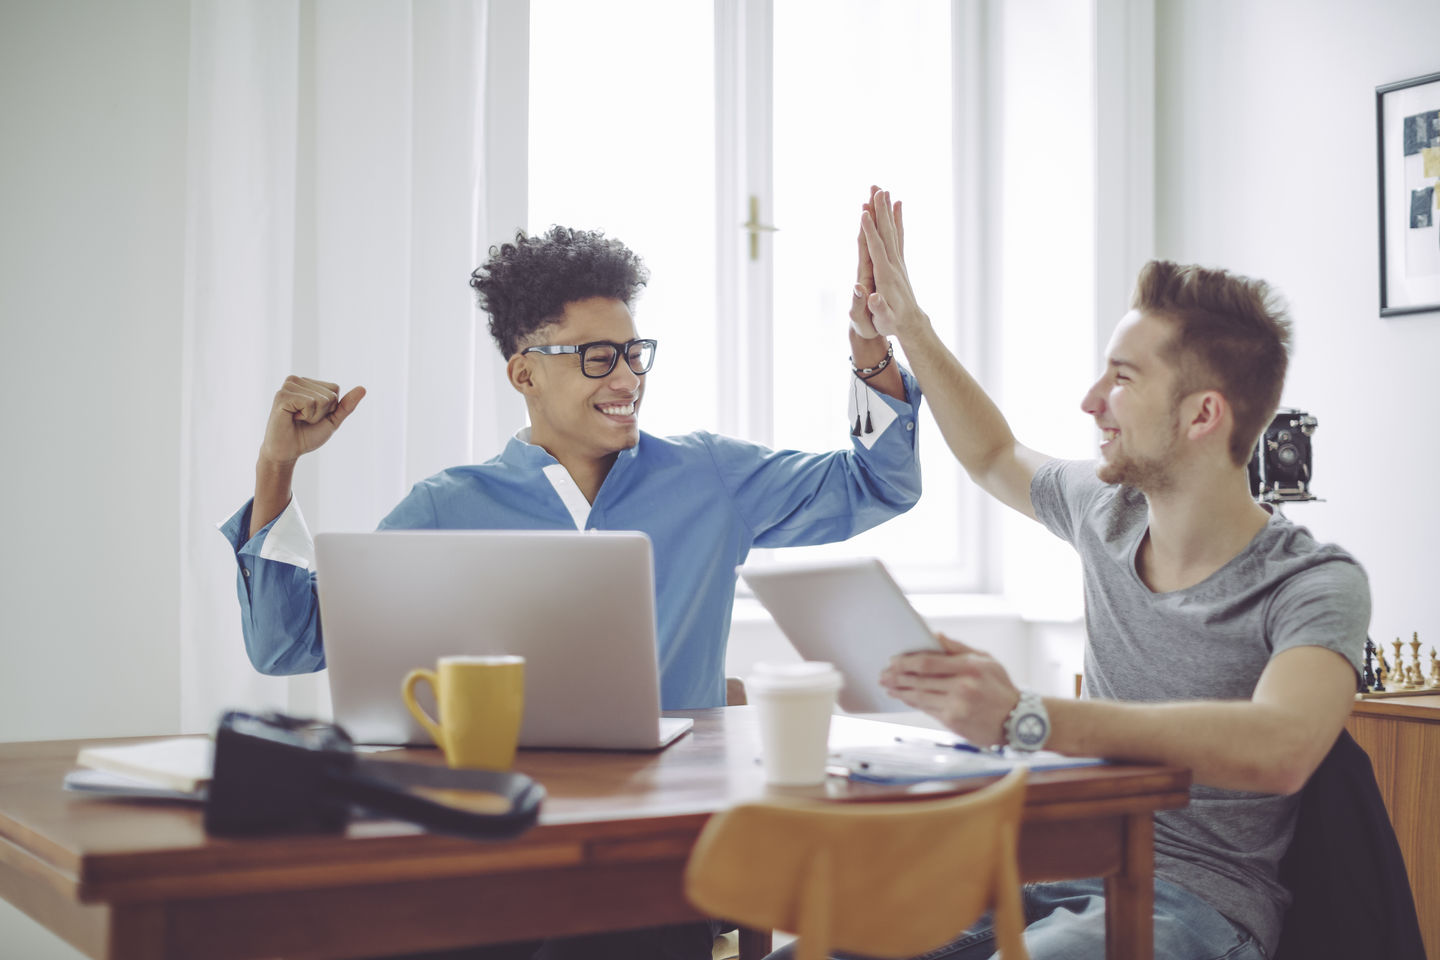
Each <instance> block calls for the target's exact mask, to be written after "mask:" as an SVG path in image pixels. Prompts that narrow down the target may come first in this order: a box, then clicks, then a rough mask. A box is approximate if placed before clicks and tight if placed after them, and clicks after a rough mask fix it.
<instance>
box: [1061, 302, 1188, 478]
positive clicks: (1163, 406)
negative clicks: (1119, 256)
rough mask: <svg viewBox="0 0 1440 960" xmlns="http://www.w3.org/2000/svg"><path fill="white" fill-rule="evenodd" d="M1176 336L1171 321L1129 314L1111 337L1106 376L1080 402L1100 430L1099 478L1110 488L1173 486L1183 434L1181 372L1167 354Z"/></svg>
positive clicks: (1097, 471)
mask: <svg viewBox="0 0 1440 960" xmlns="http://www.w3.org/2000/svg"><path fill="white" fill-rule="evenodd" d="M1171 335H1172V331H1171V329H1170V325H1169V323H1168V322H1167V321H1166V320H1164V319H1161V318H1158V317H1152V316H1147V315H1144V314H1141V313H1138V312H1136V311H1134V310H1132V311H1130V312H1129V313H1127V314H1126V315H1125V316H1124V317H1123V318H1122V319H1121V320H1120V324H1119V326H1117V327H1116V328H1115V334H1114V336H1112V337H1111V338H1110V346H1109V349H1108V351H1107V354H1106V365H1105V371H1104V372H1103V373H1102V374H1101V375H1100V379H1099V380H1097V381H1096V382H1095V384H1094V385H1093V386H1092V387H1091V388H1090V390H1089V391H1088V392H1087V393H1086V394H1085V397H1084V399H1083V400H1082V401H1081V402H1080V407H1081V409H1082V410H1084V411H1085V412H1086V413H1088V414H1090V415H1091V416H1092V417H1094V418H1095V425H1096V426H1097V427H1099V428H1100V432H1101V440H1100V465H1099V467H1098V468H1097V470H1096V473H1097V475H1098V476H1099V477H1100V479H1101V480H1103V481H1105V482H1106V483H1123V484H1126V485H1128V486H1133V487H1136V488H1138V489H1140V490H1145V491H1150V492H1158V491H1160V490H1164V489H1166V488H1167V487H1169V486H1170V485H1171V478H1172V475H1173V471H1174V470H1175V469H1176V467H1177V462H1176V461H1177V457H1178V455H1179V452H1180V433H1181V431H1180V422H1179V417H1180V407H1179V400H1180V398H1179V397H1177V396H1176V387H1177V379H1178V372H1177V371H1176V370H1175V369H1174V368H1173V367H1172V366H1171V365H1170V364H1169V363H1168V362H1167V361H1166V360H1165V359H1164V356H1163V354H1162V348H1163V347H1164V346H1165V344H1166V342H1167V341H1168V339H1169V337H1170V336H1171Z"/></svg>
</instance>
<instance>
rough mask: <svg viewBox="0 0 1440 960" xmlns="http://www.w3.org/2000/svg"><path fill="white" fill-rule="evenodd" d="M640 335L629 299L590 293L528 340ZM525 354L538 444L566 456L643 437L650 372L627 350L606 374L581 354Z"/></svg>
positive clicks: (593, 453) (609, 450)
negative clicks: (583, 364) (594, 370)
mask: <svg viewBox="0 0 1440 960" xmlns="http://www.w3.org/2000/svg"><path fill="white" fill-rule="evenodd" d="M636 337H637V334H636V332H635V319H634V317H632V316H631V315H630V308H629V307H627V306H626V305H625V303H624V302H623V301H620V300H611V299H608V298H606V297H590V298H589V299H586V300H576V301H574V302H572V303H568V304H566V305H565V311H564V312H563V313H562V314H561V315H560V320H559V322H557V323H553V324H549V325H547V326H544V327H541V328H540V329H539V330H537V331H536V334H535V336H534V337H533V338H531V339H530V340H528V341H526V343H525V344H524V346H526V347H530V346H545V345H552V344H565V345H578V344H582V343H592V342H594V341H596V340H609V341H612V342H614V343H622V344H623V343H626V342H628V341H630V340H634V339H635V338H636ZM523 360H524V362H525V363H526V365H527V367H528V369H529V371H530V381H531V385H532V389H530V390H529V391H527V393H526V401H527V404H528V406H529V408H530V425H531V432H530V442H531V443H534V444H538V445H539V446H542V447H544V448H545V449H546V450H548V451H550V454H551V455H552V456H554V457H555V458H556V459H558V460H562V461H563V460H566V459H567V457H569V456H575V457H583V458H588V459H595V460H598V459H602V458H604V457H612V456H614V455H615V454H617V453H619V452H620V451H621V450H626V449H629V448H630V447H633V446H635V444H637V443H639V442H640V426H639V420H638V414H639V411H640V402H641V400H642V399H643V397H644V395H645V376H644V374H636V373H635V372H634V371H632V370H631V369H630V367H629V366H628V365H627V364H626V363H625V359H624V358H623V357H621V358H620V359H619V360H618V361H617V362H616V364H615V368H614V369H613V370H611V371H610V373H609V375H607V376H605V377H602V378H600V379H593V378H591V377H587V376H585V374H584V373H583V372H581V368H580V356H579V355H578V354H574V353H563V354H556V355H545V354H540V353H529V354H524V355H523Z"/></svg>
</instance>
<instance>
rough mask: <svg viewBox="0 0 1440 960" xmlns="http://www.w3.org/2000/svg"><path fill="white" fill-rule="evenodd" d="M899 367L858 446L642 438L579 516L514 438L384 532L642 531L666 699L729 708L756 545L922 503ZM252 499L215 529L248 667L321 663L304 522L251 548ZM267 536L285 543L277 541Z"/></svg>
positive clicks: (390, 520) (837, 533)
mask: <svg viewBox="0 0 1440 960" xmlns="http://www.w3.org/2000/svg"><path fill="white" fill-rule="evenodd" d="M902 374H903V375H904V379H905V387H906V396H907V400H908V402H901V401H898V400H894V399H893V398H890V397H885V396H883V395H882V394H879V393H871V398H872V401H873V402H878V401H880V400H883V401H884V402H885V403H886V404H887V405H888V406H889V408H890V409H889V410H887V411H885V412H886V413H887V414H891V415H889V416H884V417H879V418H876V419H877V420H883V421H884V426H883V427H880V429H879V430H878V431H877V433H876V434H874V435H871V436H864V437H857V438H855V440H854V442H853V448H852V449H850V450H837V451H833V452H830V453H823V454H815V453H801V452H798V451H794V450H771V449H769V448H767V447H764V446H761V445H759V444H755V443H750V442H747V441H744V440H735V439H732V438H729V437H723V436H718V435H716V434H713V433H703V432H700V433H691V434H686V435H684V436H679V437H663V438H662V437H654V436H651V435H649V434H647V433H643V432H642V433H641V434H640V442H639V444H638V445H636V446H635V447H632V448H630V449H628V450H625V451H622V452H621V453H620V455H619V456H618V457H617V458H616V460H615V464H614V466H613V467H611V469H610V473H609V475H608V476H606V478H605V481H604V483H603V484H601V486H600V490H599V492H598V493H597V494H596V496H595V500H594V502H593V503H592V504H590V506H589V510H588V513H587V512H586V511H585V510H584V508H583V506H584V505H583V500H584V498H583V497H581V498H580V505H579V507H578V509H577V505H576V502H575V495H576V494H578V491H574V488H573V486H572V487H570V490H571V491H573V492H572V493H570V494H569V496H568V497H567V495H566V493H564V492H562V491H561V489H560V488H559V487H558V486H557V485H556V483H555V482H554V481H555V479H556V478H557V476H558V477H565V476H566V475H565V473H564V468H563V467H561V466H560V465H559V464H558V463H557V461H556V460H555V458H554V457H552V456H550V454H549V453H547V452H546V451H545V450H544V449H543V448H542V447H538V446H535V445H533V444H530V443H527V442H525V441H524V440H522V439H521V438H520V437H516V438H514V439H512V440H510V442H509V443H508V445H507V446H506V447H505V450H504V452H503V453H501V454H500V455H499V456H498V457H495V458H494V459H492V460H489V461H487V462H485V463H482V464H478V465H474V466H463V467H453V468H451V469H449V470H445V471H442V472H440V473H438V474H436V475H435V476H433V477H429V478H427V479H425V480H422V481H420V482H419V483H417V484H415V486H414V487H413V488H412V489H411V491H410V493H409V494H408V495H407V496H406V497H405V499H403V500H402V501H400V503H399V505H398V506H396V507H395V509H394V510H392V511H391V512H390V514H389V516H387V517H386V518H385V519H384V520H383V521H382V522H381V524H380V528H381V529H418V530H433V529H445V530H485V529H488V530H517V529H518V530H565V529H570V530H573V529H575V528H576V526H577V521H580V522H581V523H583V526H584V528H585V529H590V530H640V531H642V532H644V533H646V534H647V535H649V537H650V540H651V543H652V545H653V550H654V562H655V593H656V598H655V610H656V620H657V623H656V631H657V632H656V637H657V642H658V646H659V650H658V659H659V666H660V699H661V705H662V707H663V708H664V709H666V710H682V709H690V708H698V707H714V706H721V705H723V704H724V703H725V645H726V638H727V637H728V636H729V634H730V614H731V608H732V606H733V602H734V597H735V568H736V566H738V565H740V564H742V563H744V561H745V557H746V556H747V555H748V554H749V552H750V548H751V547H788V546H803V545H808V544H817V543H830V542H833V541H837V540H844V539H846V538H848V537H851V536H854V535H855V534H857V533H860V532H861V531H863V530H867V529H869V528H870V527H873V526H875V525H876V524H879V523H881V522H882V521H884V520H887V519H889V518H891V517H893V516H896V515H897V514H899V513H902V512H903V511H905V510H907V509H909V508H910V507H911V506H913V505H914V503H915V502H916V500H918V499H919V497H920V462H919V457H918V453H917V447H916V430H915V412H916V409H917V407H918V406H919V402H920V390H919V387H918V386H917V384H916V383H915V380H914V378H913V377H911V376H910V375H909V374H908V372H905V371H903V370H902ZM557 470H558V471H559V473H558V474H557V472H556V471H557ZM567 499H568V500H569V501H570V503H569V505H568V506H567V502H566V501H567ZM250 507H251V504H249V503H247V504H246V505H245V506H244V507H242V508H241V509H240V510H239V511H238V512H237V513H236V514H235V515H234V516H232V517H231V518H230V519H229V520H228V521H226V522H225V523H224V524H222V525H221V528H220V529H221V532H222V533H224V535H225V536H226V538H227V539H228V540H229V541H230V543H231V546H232V547H234V548H235V553H236V560H237V561H238V563H239V570H238V571H237V589H238V593H239V597H240V609H241V614H242V616H241V622H242V625H243V628H244V634H245V647H246V650H247V651H248V652H249V655H250V660H251V662H252V663H253V664H254V665H255V667H256V669H257V670H259V671H260V672H262V673H267V674H293V673H305V672H309V671H314V670H320V669H322V668H323V667H324V666H325V651H324V646H323V643H322V633H321V628H320V615H319V606H318V603H317V600H316V594H315V575H314V572H313V568H314V564H313V562H311V561H310V559H309V557H308V556H307V555H306V554H307V550H306V549H305V548H304V546H303V544H304V542H305V541H308V536H309V535H308V533H307V532H306V531H305V529H304V521H303V519H301V518H300V516H299V513H298V509H297V508H296V507H295V505H294V504H293V502H292V504H291V506H290V507H287V508H286V510H285V511H284V512H282V513H281V515H280V516H279V517H277V518H276V519H275V520H274V521H272V522H271V523H270V524H268V525H267V526H266V527H265V528H264V529H263V530H261V531H260V532H258V533H257V534H256V535H255V536H254V537H251V538H250V539H249V540H248V541H247V540H246V539H245V534H246V533H247V532H248V530H249V528H250ZM277 528H278V529H279V532H278V533H276V530H277ZM272 535H273V536H274V537H275V541H276V543H275V545H274V546H272V547H270V548H268V549H267V545H266V541H267V538H268V537H271V536H272ZM282 540H283V541H285V543H283V544H282V543H281V541H282ZM297 540H298V541H299V542H300V543H301V544H302V546H299V547H297V546H296V545H295V544H296V542H297ZM309 556H313V554H309Z"/></svg>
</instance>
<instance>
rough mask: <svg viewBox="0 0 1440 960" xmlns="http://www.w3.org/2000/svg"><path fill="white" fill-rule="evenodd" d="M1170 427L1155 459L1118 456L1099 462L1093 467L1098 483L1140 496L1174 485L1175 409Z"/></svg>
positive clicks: (1177, 424) (1177, 440)
mask: <svg viewBox="0 0 1440 960" xmlns="http://www.w3.org/2000/svg"><path fill="white" fill-rule="evenodd" d="M1173 414H1174V424H1173V425H1172V427H1171V432H1170V440H1169V442H1168V443H1167V444H1166V445H1165V450H1164V452H1163V453H1161V454H1160V455H1159V456H1154V457H1131V456H1126V455H1125V454H1123V453H1121V454H1120V455H1119V456H1117V457H1115V458H1114V459H1113V460H1103V459H1102V460H1101V461H1100V462H1099V463H1098V464H1097V465H1096V467H1095V476H1097V477H1098V478H1099V479H1100V481H1101V482H1102V483H1108V484H1118V485H1121V486H1126V487H1134V488H1135V489H1136V490H1139V491H1140V492H1141V493H1147V494H1154V493H1164V492H1166V491H1167V490H1170V489H1171V488H1172V487H1174V486H1175V476H1174V469H1175V462H1176V456H1175V454H1176V451H1177V450H1178V448H1179V446H1180V419H1179V414H1180V411H1179V408H1178V406H1177V408H1176V409H1175V410H1174V411H1173Z"/></svg>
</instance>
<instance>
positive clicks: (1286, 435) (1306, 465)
mask: <svg viewBox="0 0 1440 960" xmlns="http://www.w3.org/2000/svg"><path fill="white" fill-rule="evenodd" d="M1317 425H1318V421H1316V419H1315V418H1314V417H1312V416H1311V415H1310V414H1308V413H1305V412H1304V411H1302V410H1295V409H1293V408H1290V407H1282V408H1281V409H1280V410H1278V411H1277V412H1276V414H1275V419H1273V420H1271V421H1270V426H1269V427H1267V428H1266V429H1265V434H1264V435H1263V436H1262V437H1261V438H1260V442H1259V443H1257V444H1256V445H1255V452H1254V454H1252V455H1251V457H1250V493H1251V494H1252V495H1253V496H1254V497H1255V499H1256V500H1260V501H1262V502H1265V503H1277V502H1280V501H1296V500H1315V499H1318V498H1317V497H1316V496H1315V494H1313V493H1311V492H1310V480H1311V476H1312V472H1313V471H1312V462H1311V443H1310V438H1311V437H1312V436H1313V435H1314V433H1315V427H1316V426H1317Z"/></svg>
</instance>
